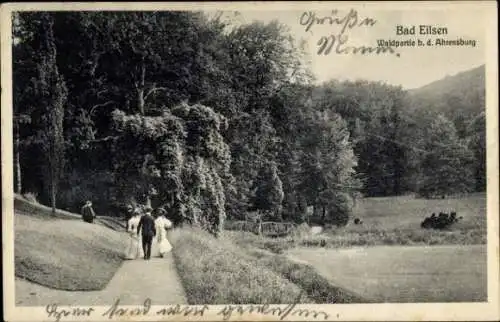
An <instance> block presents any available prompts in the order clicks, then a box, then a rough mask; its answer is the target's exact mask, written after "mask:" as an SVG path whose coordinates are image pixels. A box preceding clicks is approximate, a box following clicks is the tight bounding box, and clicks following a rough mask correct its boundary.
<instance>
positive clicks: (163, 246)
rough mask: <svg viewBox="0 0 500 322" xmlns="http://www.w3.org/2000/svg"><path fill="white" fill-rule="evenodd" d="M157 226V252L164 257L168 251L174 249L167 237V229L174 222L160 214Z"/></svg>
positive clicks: (156, 222) (156, 221)
mask: <svg viewBox="0 0 500 322" xmlns="http://www.w3.org/2000/svg"><path fill="white" fill-rule="evenodd" d="M155 226H156V241H157V243H156V244H157V253H158V254H159V256H160V257H163V256H164V255H165V254H166V253H168V252H170V251H171V250H172V245H171V244H170V242H169V241H168V239H167V229H169V228H170V227H172V222H171V221H170V220H168V219H167V218H165V217H164V216H160V217H158V218H156V220H155Z"/></svg>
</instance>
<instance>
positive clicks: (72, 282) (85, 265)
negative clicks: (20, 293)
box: [14, 198, 127, 291]
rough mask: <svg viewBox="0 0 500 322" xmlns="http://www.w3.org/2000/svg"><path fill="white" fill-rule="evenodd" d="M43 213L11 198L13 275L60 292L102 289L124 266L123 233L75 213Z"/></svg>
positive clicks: (39, 206)
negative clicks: (13, 213) (87, 220)
mask: <svg viewBox="0 0 500 322" xmlns="http://www.w3.org/2000/svg"><path fill="white" fill-rule="evenodd" d="M47 209H48V207H44V206H42V205H37V204H33V203H29V202H27V201H26V200H22V199H21V198H16V199H15V216H14V230H15V242H14V245H15V249H14V255H15V275H16V277H18V278H23V279H26V280H29V281H31V282H34V283H37V284H40V285H43V286H47V287H50V288H54V289H61V290H69V291H76V290H80V291H88V290H100V289H102V288H104V287H105V286H106V285H107V283H108V282H109V281H110V280H111V278H112V277H113V275H114V274H115V272H116V271H117V270H118V268H119V267H120V266H121V264H122V262H123V255H122V253H123V251H124V249H125V247H126V246H127V245H126V238H124V235H123V234H122V233H120V232H118V231H115V230H113V229H109V228H107V227H106V226H108V225H106V226H105V224H99V223H96V224H88V223H85V222H83V221H81V220H80V216H79V215H76V214H71V213H66V212H63V211H57V212H56V216H51V215H50V212H48V213H47ZM104 221H105V222H107V221H106V220H105V219H104ZM116 228H117V229H118V227H116Z"/></svg>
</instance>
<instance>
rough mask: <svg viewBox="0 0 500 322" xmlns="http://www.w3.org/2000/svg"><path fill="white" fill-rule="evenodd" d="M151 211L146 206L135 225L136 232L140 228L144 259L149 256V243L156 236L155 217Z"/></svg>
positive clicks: (138, 231)
mask: <svg viewBox="0 0 500 322" xmlns="http://www.w3.org/2000/svg"><path fill="white" fill-rule="evenodd" d="M151 211H152V209H151V207H146V209H145V214H144V215H143V216H142V217H141V220H140V221H139V225H138V226H137V234H139V233H140V232H141V228H142V249H143V250H144V259H145V260H147V259H150V258H151V244H152V243H153V238H154V237H155V236H156V227H155V219H154V217H153V216H152V215H151Z"/></svg>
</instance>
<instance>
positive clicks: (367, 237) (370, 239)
mask: <svg viewBox="0 0 500 322" xmlns="http://www.w3.org/2000/svg"><path fill="white" fill-rule="evenodd" d="M452 211H455V212H457V216H459V217H460V216H461V217H462V219H461V220H460V221H459V222H457V223H455V224H453V225H452V226H451V227H449V228H447V229H444V230H434V229H422V228H421V227H420V223H421V222H422V220H423V219H424V218H425V217H427V216H430V215H431V214H432V213H436V214H438V213H439V212H446V213H450V212H452ZM353 217H354V218H359V219H361V220H362V222H363V223H362V224H361V225H355V224H354V223H353V222H352V220H351V222H350V223H349V224H348V225H347V226H345V227H341V228H337V227H327V228H325V229H324V230H323V231H322V232H321V233H319V234H315V235H312V234H308V233H304V231H303V230H302V231H298V232H297V233H295V234H291V235H290V236H287V237H284V238H267V237H263V236H257V235H255V234H253V233H249V232H241V231H229V232H227V233H226V234H228V236H230V237H231V238H232V239H233V241H234V242H235V243H237V244H238V245H241V246H244V245H248V244H251V245H253V246H254V247H256V248H260V249H267V250H270V251H272V252H275V253H278V254H280V253H283V252H284V251H285V250H286V249H289V248H294V247H326V248H349V247H356V246H377V245H477V244H486V228H487V226H486V195H485V194H484V193H476V194H470V195H467V196H465V197H457V198H449V199H431V200H428V199H418V198H415V197H413V196H400V197H383V198H365V199H360V200H358V202H357V204H356V206H355V207H354V210H353ZM306 230H307V229H306Z"/></svg>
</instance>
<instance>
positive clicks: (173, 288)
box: [15, 253, 187, 306]
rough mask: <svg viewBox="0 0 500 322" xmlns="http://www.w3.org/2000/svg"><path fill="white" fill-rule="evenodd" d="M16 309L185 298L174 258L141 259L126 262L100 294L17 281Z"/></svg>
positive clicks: (181, 301) (155, 302)
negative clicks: (50, 304) (17, 307)
mask: <svg viewBox="0 0 500 322" xmlns="http://www.w3.org/2000/svg"><path fill="white" fill-rule="evenodd" d="M15 284H16V290H15V291H16V305H17V306H46V305H47V304H49V303H56V304H58V305H78V306H82V305H89V306H90V305H99V306H108V305H110V306H111V305H112V304H114V303H115V302H116V300H117V299H120V305H141V304H143V303H144V301H145V300H146V299H151V305H168V304H187V300H186V295H185V292H184V289H183V287H182V284H181V282H180V279H179V276H178V274H177V271H176V268H175V263H174V258H173V256H172V253H169V254H168V255H167V256H166V257H165V258H151V259H150V260H149V261H145V260H143V259H142V258H141V259H136V260H126V261H124V262H123V264H122V266H121V267H120V269H118V271H117V272H116V274H115V276H114V277H113V278H112V279H111V281H110V282H109V283H108V285H107V286H106V288H104V289H103V290H101V291H89V292H83V291H75V292H71V291H61V290H54V289H51V288H47V287H44V286H41V285H38V284H35V283H31V282H29V281H25V280H22V279H18V278H16V283H15Z"/></svg>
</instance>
